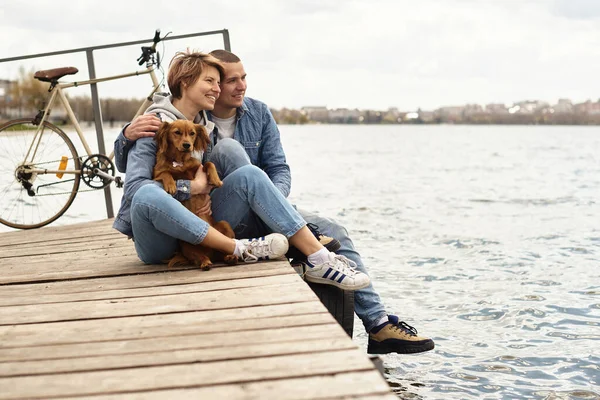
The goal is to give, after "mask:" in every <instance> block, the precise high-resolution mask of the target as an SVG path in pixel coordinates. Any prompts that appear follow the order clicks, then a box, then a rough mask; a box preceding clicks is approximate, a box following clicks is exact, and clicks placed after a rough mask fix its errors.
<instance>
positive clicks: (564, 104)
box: [553, 99, 573, 113]
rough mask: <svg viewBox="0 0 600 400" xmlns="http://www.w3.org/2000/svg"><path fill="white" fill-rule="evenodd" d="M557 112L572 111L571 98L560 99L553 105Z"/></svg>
mask: <svg viewBox="0 0 600 400" xmlns="http://www.w3.org/2000/svg"><path fill="white" fill-rule="evenodd" d="M553 109H554V112H557V113H572V112H573V103H572V102H571V100H569V99H558V103H556V105H555V106H554V107H553Z"/></svg>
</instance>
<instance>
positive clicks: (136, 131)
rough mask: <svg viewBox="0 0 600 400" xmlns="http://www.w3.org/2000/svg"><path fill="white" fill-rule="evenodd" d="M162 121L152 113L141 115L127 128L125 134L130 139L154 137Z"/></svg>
mask: <svg viewBox="0 0 600 400" xmlns="http://www.w3.org/2000/svg"><path fill="white" fill-rule="evenodd" d="M161 123H162V122H161V121H160V119H158V117H156V116H155V115H152V114H145V115H140V116H139V117H137V118H136V119H134V120H133V121H132V122H131V124H130V125H129V126H128V127H127V128H125V131H124V132H123V134H124V135H125V137H126V138H127V139H128V140H132V141H135V140H138V139H139V138H142V137H152V136H154V134H155V133H156V131H157V130H158V128H159V127H160V124H161Z"/></svg>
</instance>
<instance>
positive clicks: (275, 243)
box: [237, 233, 289, 263]
mask: <svg viewBox="0 0 600 400" xmlns="http://www.w3.org/2000/svg"><path fill="white" fill-rule="evenodd" d="M237 240H238V242H240V244H241V247H242V249H241V254H242V258H241V259H242V261H243V262H246V263H252V262H257V261H261V260H270V259H273V258H280V257H283V256H284V255H285V253H287V251H288V248H289V244H288V240H287V238H286V237H285V236H284V235H282V234H280V233H271V234H270V235H267V236H263V237H259V238H253V239H237Z"/></svg>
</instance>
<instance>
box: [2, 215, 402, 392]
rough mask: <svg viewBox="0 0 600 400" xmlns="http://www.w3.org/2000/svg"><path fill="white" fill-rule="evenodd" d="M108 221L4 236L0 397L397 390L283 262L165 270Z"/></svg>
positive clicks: (19, 232)
mask: <svg viewBox="0 0 600 400" xmlns="http://www.w3.org/2000/svg"><path fill="white" fill-rule="evenodd" d="M111 225H112V220H104V221H97V222H91V223H85V224H77V225H70V226H63V227H47V228H42V229H37V230H33V231H16V232H9V233H0V398H2V399H36V398H44V399H47V398H94V399H99V398H101V399H113V398H127V399H142V398H143V399H175V398H197V399H228V400H229V399H337V398H364V399H371V398H372V399H395V398H396V396H394V395H393V394H392V393H391V391H390V389H389V387H388V385H387V383H386V382H385V380H384V379H383V378H382V376H381V375H380V373H379V372H378V371H377V370H376V369H375V367H374V366H373V364H372V363H371V361H370V360H369V358H368V357H367V355H366V353H365V351H364V349H360V348H358V347H357V346H356V344H354V343H353V342H352V340H351V339H350V338H349V337H348V336H347V335H346V334H345V332H344V330H343V329H342V328H341V327H340V326H339V325H338V324H337V323H336V321H335V320H334V319H333V317H332V316H331V315H330V314H329V313H328V312H327V310H326V309H325V307H324V306H323V305H322V304H321V303H320V301H319V300H318V298H317V297H316V296H315V294H314V293H313V292H312V291H311V290H310V288H309V287H308V286H307V285H306V284H305V283H304V282H303V281H302V280H301V278H300V277H299V276H298V274H296V272H295V271H294V270H293V269H292V268H291V267H290V265H289V263H288V262H287V261H272V262H266V263H260V264H249V265H238V266H233V267H230V266H227V267H217V268H213V269H212V270H210V271H199V270H197V269H179V270H167V269H166V266H164V265H152V266H149V265H144V264H143V263H141V262H140V261H139V260H138V259H137V257H136V255H135V251H134V249H133V244H132V243H131V241H129V240H127V239H126V238H125V237H124V236H123V235H121V234H120V233H118V232H116V231H115V230H113V229H112V228H111Z"/></svg>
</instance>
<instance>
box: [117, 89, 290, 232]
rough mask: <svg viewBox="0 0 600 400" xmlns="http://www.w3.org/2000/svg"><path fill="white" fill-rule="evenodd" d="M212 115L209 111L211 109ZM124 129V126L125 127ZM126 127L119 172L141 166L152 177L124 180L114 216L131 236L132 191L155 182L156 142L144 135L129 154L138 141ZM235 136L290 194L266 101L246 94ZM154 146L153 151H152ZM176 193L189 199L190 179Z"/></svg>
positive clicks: (119, 149) (120, 141) (120, 146)
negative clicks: (117, 211) (137, 148)
mask: <svg viewBox="0 0 600 400" xmlns="http://www.w3.org/2000/svg"><path fill="white" fill-rule="evenodd" d="M208 117H209V119H211V115H210V113H208ZM123 130H124V129H123ZM123 130H121V132H120V133H119V136H118V137H117V139H116V140H115V143H114V150H115V165H116V167H117V169H118V170H119V171H120V172H126V169H128V168H130V169H131V170H136V171H139V170H140V169H142V170H143V171H144V173H145V174H147V173H148V171H150V179H148V180H141V181H140V180H137V179H136V183H135V184H132V185H128V184H127V181H126V184H125V192H124V194H123V198H122V200H121V208H120V209H119V213H118V215H117V217H116V218H115V222H114V224H113V227H114V228H115V229H117V230H118V231H119V232H122V233H124V234H126V235H128V236H130V237H131V236H133V233H132V231H131V217H130V206H131V199H132V198H133V195H134V194H135V192H136V191H137V189H139V188H140V187H141V186H143V185H145V184H148V183H154V184H158V183H157V182H155V181H152V180H151V176H152V175H151V170H152V168H154V164H155V163H156V145H155V144H154V143H155V142H154V140H153V139H152V138H141V139H138V141H137V142H140V143H139V145H140V147H141V148H140V150H142V148H143V149H144V150H143V151H138V152H136V155H135V156H133V157H130V154H129V150H130V149H131V148H132V147H133V146H134V145H136V142H134V141H130V140H128V139H126V138H125V136H124V135H123ZM216 138H217V132H216V128H215V130H214V131H213V132H212V133H211V134H210V139H211V140H210V143H209V145H208V148H207V150H206V152H205V153H204V157H203V161H206V160H207V159H208V157H209V156H210V153H211V152H212V149H213V147H214V145H215V144H216V142H217V139H216ZM233 138H234V139H235V140H237V141H238V142H240V143H241V144H242V145H243V146H244V148H245V149H246V153H248V156H249V157H250V161H251V162H252V164H254V165H256V166H257V167H259V168H260V169H262V170H263V171H265V172H266V174H267V175H268V176H269V178H270V179H271V181H272V182H273V184H274V185H275V187H277V188H278V189H279V190H280V191H281V193H283V195H284V197H287V196H288V195H289V194H290V189H291V184H292V178H291V173H290V167H289V165H288V164H287V162H286V159H285V153H284V151H283V147H282V145H281V138H280V133H279V129H278V128H277V124H276V123H275V119H274V118H273V115H272V114H271V112H270V111H269V108H268V107H267V105H266V104H265V103H263V102H261V101H258V100H254V99H252V98H249V97H246V98H244V103H243V105H242V107H240V108H238V110H237V123H236V126H235V132H234V135H233ZM152 150H153V151H152ZM174 197H175V198H176V199H177V200H180V201H182V200H187V199H189V197H190V181H186V180H180V181H177V193H175V195H174Z"/></svg>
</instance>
